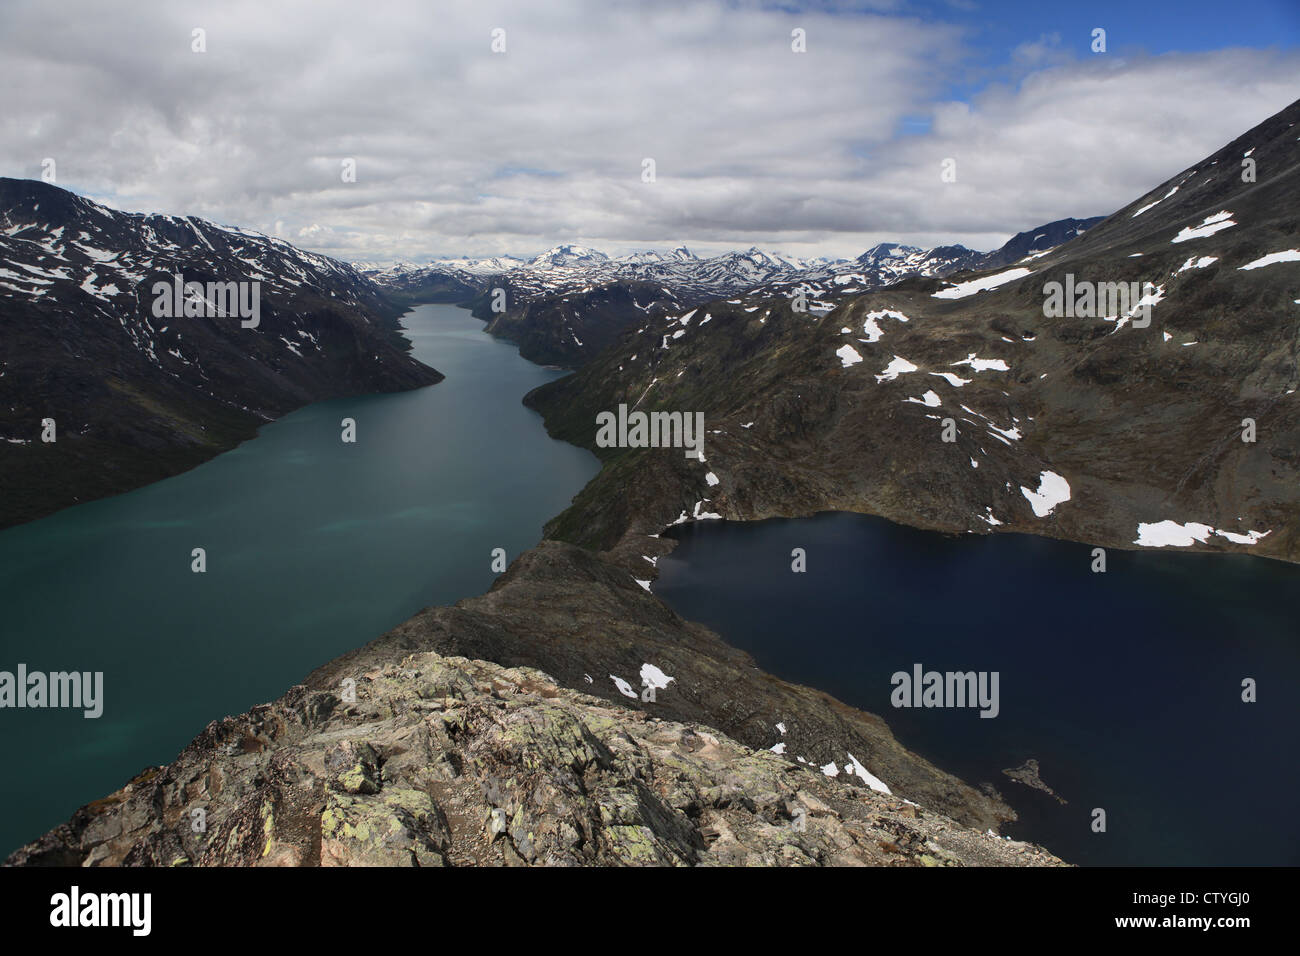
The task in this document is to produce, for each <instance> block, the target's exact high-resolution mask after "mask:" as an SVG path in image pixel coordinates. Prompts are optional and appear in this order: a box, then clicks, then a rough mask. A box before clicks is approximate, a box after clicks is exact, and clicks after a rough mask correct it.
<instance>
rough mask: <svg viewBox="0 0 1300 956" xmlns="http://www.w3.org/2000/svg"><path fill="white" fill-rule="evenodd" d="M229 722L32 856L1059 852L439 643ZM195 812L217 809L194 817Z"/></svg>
mask: <svg viewBox="0 0 1300 956" xmlns="http://www.w3.org/2000/svg"><path fill="white" fill-rule="evenodd" d="M355 690H356V702H355V703H346V702H344V701H343V700H342V699H341V698H340V696H339V695H337V694H335V693H333V692H330V691H322V690H311V689H309V688H307V687H305V686H298V687H295V688H293V689H292V690H291V691H290V692H289V693H288V694H286V695H285V696H284V697H283V698H281V699H280V700H278V701H276V702H274V703H272V704H268V705H265V706H262V707H257V708H255V709H253V710H252V711H250V712H249V713H247V714H243V715H241V716H239V717H234V718H227V719H225V720H222V721H220V722H214V723H212V724H210V725H209V726H208V728H207V729H206V730H205V731H204V733H203V734H202V735H201V736H200V737H199V738H198V739H196V740H195V741H194V742H193V743H192V744H191V745H190V746H189V747H188V748H187V749H186V750H185V752H184V753H182V754H181V756H180V758H179V759H178V760H177V761H176V762H175V763H173V764H171V765H170V766H168V767H163V768H158V769H155V770H151V771H148V772H146V773H144V774H142V775H140V776H139V777H137V778H136V779H135V780H133V781H131V782H130V783H129V784H127V785H126V786H125V787H123V788H122V789H121V790H119V791H117V792H116V793H114V794H112V795H110V796H108V797H106V798H105V799H103V800H100V801H98V802H96V803H93V804H90V805H89V806H86V807H84V808H82V809H81V810H79V811H78V812H77V813H76V815H75V816H74V817H73V819H72V820H71V821H69V822H68V823H66V824H64V825H62V826H60V827H59V828H57V829H56V830H54V831H52V832H51V833H49V834H47V835H46V836H45V837H43V838H42V839H41V840H39V841H38V842H37V843H34V844H32V845H30V846H27V847H24V848H23V849H21V850H19V851H18V852H17V853H15V854H14V855H13V856H12V857H10V859H9V861H8V862H9V863H10V864H17V865H24V864H27V865H32V864H35V865H39V864H52V865H78V864H82V865H115V864H126V865H133V864H134V865H156V866H184V865H210V866H225V865H240V866H247V865H309V866H310V865H318V864H319V865H323V866H337V865H353V866H355V865H363V866H364V865H379V866H462V865H484V864H487V865H493V864H498V865H499V864H504V865H526V864H549V865H578V864H587V865H591V864H596V865H600V864H613V865H637V864H657V865H696V864H705V865H713V864H723V865H727V864H741V865H748V864H764V865H773V864H819V863H820V864H875V865H925V866H953V865H990V864H997V865H1053V864H1058V863H1059V862H1060V861H1058V860H1057V859H1056V858H1055V857H1053V856H1051V855H1050V854H1048V853H1046V852H1045V851H1043V850H1041V849H1038V848H1036V847H1034V846H1031V845H1029V844H1024V843H1018V842H1014V841H1009V840H1006V839H1003V838H999V837H996V836H993V835H992V834H988V833H981V832H979V831H977V830H974V829H971V828H968V827H965V826H962V825H960V824H958V823H956V822H954V821H953V820H951V819H950V818H948V817H945V816H943V815H942V814H939V813H936V812H933V811H931V810H928V809H925V808H923V807H919V806H916V805H915V804H913V803H911V802H909V801H907V800H905V799H903V798H901V797H897V796H892V795H886V794H884V793H879V792H877V791H875V790H871V789H866V788H863V787H857V786H852V785H850V784H849V783H847V782H842V781H840V780H838V779H832V778H830V777H827V776H825V775H824V774H823V773H822V772H821V771H820V770H818V769H816V768H812V767H805V766H800V765H798V764H794V763H791V762H789V761H788V760H786V759H784V758H782V757H780V756H777V755H776V754H773V753H770V752H765V751H755V750H752V749H750V748H748V747H745V746H743V745H742V744H740V743H737V742H736V741H735V740H733V739H731V738H729V737H727V736H725V735H724V734H720V733H715V732H712V731H709V730H707V729H705V728H703V727H700V726H698V725H693V724H689V723H682V722H678V721H672V720H660V719H656V718H653V717H650V716H648V715H646V714H645V713H641V712H637V711H632V710H628V709H625V708H622V707H619V706H615V705H612V704H610V703H609V702H607V701H605V700H601V699H599V698H596V697H592V696H589V695H587V694H583V693H580V692H577V691H574V690H569V689H566V688H563V687H561V686H560V685H558V684H557V683H556V682H555V681H554V680H553V679H552V678H551V677H549V676H547V675H546V674H545V673H543V672H541V671H537V670H533V669H529V668H505V667H501V666H499V665H496V664H490V663H485V662H482V661H473V660H468V659H465V658H448V657H443V656H441V655H439V654H437V653H434V652H423V653H416V654H412V655H410V656H407V657H405V658H403V659H402V660H400V661H397V662H395V663H391V664H388V665H385V666H382V667H376V668H374V669H372V670H369V671H367V672H365V673H364V674H361V675H360V677H359V680H358V681H357V684H356V688H355ZM196 811H202V814H203V815H205V820H204V824H205V825H204V827H203V828H202V831H203V832H196V826H195V820H196V818H197V816H198V814H196Z"/></svg>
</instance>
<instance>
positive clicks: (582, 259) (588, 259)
mask: <svg viewBox="0 0 1300 956" xmlns="http://www.w3.org/2000/svg"><path fill="white" fill-rule="evenodd" d="M608 261H609V256H607V255H605V253H603V252H600V251H598V250H596V249H588V248H587V247H586V246H579V245H574V244H572V243H565V244H564V245H560V246H555V247H553V248H551V249H548V250H546V252H543V253H542V254H541V255H540V256H537V257H536V258H534V259H531V260H530V261H529V263H528V264H529V265H530V266H551V267H554V268H569V267H572V266H576V265H584V266H586V265H593V264H595V263H598V262H608Z"/></svg>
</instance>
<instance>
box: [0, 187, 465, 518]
mask: <svg viewBox="0 0 1300 956" xmlns="http://www.w3.org/2000/svg"><path fill="white" fill-rule="evenodd" d="M175 273H180V274H182V275H183V276H184V279H185V280H186V281H194V282H202V283H205V284H206V283H208V282H232V281H235V282H238V281H247V282H259V283H260V291H259V297H260V298H259V308H260V317H259V323H258V325H257V326H256V327H249V328H244V327H243V326H242V325H241V319H240V318H239V317H237V316H215V317H189V318H186V317H181V318H175V319H169V318H159V317H155V315H154V313H153V304H154V295H153V291H152V290H153V285H154V283H155V282H158V281H162V282H167V283H169V284H170V283H171V282H172V281H173V274H175ZM401 312H402V310H401V309H400V308H397V307H395V306H394V305H393V304H392V303H389V302H387V301H386V300H385V299H384V298H383V296H382V294H381V293H380V291H379V289H378V288H377V287H376V286H375V285H374V284H373V283H372V282H370V280H368V279H366V278H364V277H362V276H361V275H360V274H359V273H357V272H356V270H354V269H353V268H352V267H351V266H349V265H346V264H344V263H341V262H337V261H335V260H332V259H328V258H326V257H324V256H318V255H315V254H313V253H308V252H303V251H302V250H299V249H296V248H294V247H293V246H291V245H290V244H288V243H287V242H284V241H282V240H279V239H273V238H269V237H266V236H262V235H258V234H255V233H246V232H242V231H239V230H235V229H229V228H222V227H219V226H215V225H213V224H212V223H209V222H206V221H204V220H202V219H196V218H194V217H188V218H177V217H172V216H159V215H152V216H143V215H137V214H128V213H121V212H117V211H115V210H112V209H108V208H107V207H104V206H100V205H98V204H96V203H93V202H90V201H89V200H86V199H83V198H81V197H79V196H76V195H74V194H73V193H70V192H67V191H66V190H63V189H59V188H57V187H55V186H51V185H48V184H46V183H42V182H35V181H30V180H16V179H3V178H0V343H3V350H2V351H0V472H3V474H4V476H5V492H6V493H5V496H4V501H3V504H0V527H6V526H9V525H13V524H18V523H21V522H24V521H30V520H32V519H35V518H39V517H41V516H43V515H46V514H49V513H50V512H53V511H56V510H58V509H59V508H63V507H67V506H68V505H72V504H76V503H77V502H84V501H89V500H92V499H94V498H101V497H104V496H106V495H111V494H117V493H120V492H123V491H128V490H130V489H132V488H136V487H139V486H141V485H145V484H148V483H150V482H153V481H157V480H159V479H162V478H166V477H168V476H169V475H173V474H176V473H178V472H181V471H184V470H186V469H188V468H192V467H193V466H195V465H197V464H199V463H201V462H203V461H206V460H207V459H209V458H212V457H213V456H215V455H217V454H219V453H220V452H222V451H226V450H228V449H230V448H232V447H234V446H235V445H237V444H239V443H240V442H241V441H244V440H246V439H249V438H252V437H253V435H254V434H255V432H256V429H257V427H258V426H259V425H261V424H264V423H265V422H267V421H270V420H272V419H274V418H276V417H278V416H280V415H283V414H285V413H286V412H289V411H292V410H294V409H296V408H300V407H301V406H303V405H306V404H309V403H311V402H315V401H319V400H321V399H325V398H334V397H341V396H345V395H360V394H366V393H374V392H387V391H400V390H404V389H409V388H417V387H420V386H423V385H429V384H432V383H434V382H437V381H440V380H441V379H442V376H441V375H440V374H439V373H438V372H436V371H434V370H433V369H430V368H428V367H426V366H424V365H422V364H421V363H419V362H417V361H415V360H414V359H412V358H411V357H410V356H409V355H408V354H407V353H408V352H409V349H410V345H409V343H407V342H406V340H405V339H404V338H403V337H402V336H401V334H400V331H399V323H398V321H397V317H398V315H400V314H401ZM47 418H52V419H54V421H55V423H56V429H57V430H56V437H57V440H56V441H55V442H52V443H47V442H44V441H42V440H41V434H42V425H41V422H42V420H43V419H47Z"/></svg>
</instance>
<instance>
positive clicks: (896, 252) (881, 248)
mask: <svg viewBox="0 0 1300 956" xmlns="http://www.w3.org/2000/svg"><path fill="white" fill-rule="evenodd" d="M921 251H923V250H921V249H918V248H917V247H916V246H905V245H902V244H901V243H897V242H882V243H879V244H877V245H874V246H872V247H871V248H870V249H868V250H867V251H866V252H864V253H863V254H862V255H860V256H858V260H857V261H858V262H860V263H862V264H863V265H868V264H870V265H875V264H877V263H880V262H883V261H885V260H886V259H906V258H909V257H911V256H914V255H916V254H917V253H918V252H921Z"/></svg>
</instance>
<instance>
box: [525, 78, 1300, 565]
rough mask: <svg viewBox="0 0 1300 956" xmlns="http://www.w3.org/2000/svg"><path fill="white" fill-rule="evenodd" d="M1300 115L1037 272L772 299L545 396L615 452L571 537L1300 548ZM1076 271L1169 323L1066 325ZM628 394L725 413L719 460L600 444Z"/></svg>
mask: <svg viewBox="0 0 1300 956" xmlns="http://www.w3.org/2000/svg"><path fill="white" fill-rule="evenodd" d="M1298 120H1300V104H1293V105H1292V106H1290V107H1288V108H1287V109H1286V110H1284V111H1282V112H1281V113H1279V114H1278V115H1276V116H1274V117H1272V118H1271V119H1269V120H1267V121H1266V122H1264V123H1262V124H1260V125H1259V126H1258V127H1256V128H1255V129H1253V130H1251V131H1250V132H1249V133H1246V134H1245V135H1243V136H1242V137H1240V138H1238V139H1237V140H1235V141H1234V142H1233V143H1231V144H1229V145H1228V146H1225V147H1224V148H1223V149H1221V150H1219V151H1218V152H1217V153H1215V154H1214V155H1213V156H1210V157H1207V158H1206V159H1205V160H1204V161H1202V162H1200V163H1197V164H1196V165H1195V166H1193V167H1191V168H1190V169H1188V170H1185V171H1184V172H1183V173H1180V174H1179V175H1178V176H1175V177H1174V178H1173V179H1171V180H1169V181H1168V182H1167V183H1164V184H1161V185H1160V186H1159V187H1157V188H1156V189H1154V190H1152V191H1151V193H1150V194H1148V195H1146V196H1143V197H1141V198H1139V199H1136V200H1134V202H1133V203H1131V204H1130V205H1129V206H1127V207H1125V208H1124V209H1122V210H1120V211H1118V212H1117V213H1115V214H1114V215H1112V216H1110V217H1109V218H1107V219H1106V220H1105V221H1104V222H1102V223H1101V224H1099V225H1097V226H1094V227H1093V228H1091V229H1089V230H1088V231H1086V232H1085V233H1084V234H1083V235H1080V236H1077V237H1075V238H1073V239H1071V240H1070V241H1068V242H1066V243H1064V244H1063V245H1061V246H1059V247H1057V248H1055V249H1053V250H1052V251H1050V252H1048V253H1046V254H1042V255H1036V256H1035V258H1033V259H1031V260H1029V261H1027V262H1020V263H1019V264H1017V265H1016V266H1014V267H1013V268H1012V269H1005V268H1003V269H999V270H998V271H997V272H995V273H993V274H991V275H989V274H984V275H979V274H972V273H960V274H955V275H952V276H950V277H949V280H950V281H941V280H938V279H923V278H912V279H907V280H904V281H902V282H900V283H897V284H895V285H893V286H890V287H889V288H887V289H883V290H878V291H874V292H870V293H868V294H866V295H856V296H851V297H848V298H846V299H845V300H844V301H843V302H842V303H841V304H839V305H838V306H837V307H835V308H834V309H833V311H830V312H829V313H828V314H825V315H821V316H818V315H816V314H808V313H797V312H795V311H793V310H792V309H791V307H790V303H789V302H788V301H787V299H786V298H785V297H784V296H759V295H755V296H753V297H747V298H746V299H745V300H743V301H741V302H738V303H729V302H711V303H709V304H707V305H706V306H702V307H701V308H699V309H698V310H697V312H696V313H688V314H686V315H684V316H681V317H668V318H665V319H663V320H660V321H658V322H653V323H650V324H649V325H648V326H647V327H646V328H645V329H644V331H642V332H639V333H635V334H632V335H629V336H628V337H627V338H626V339H625V340H623V341H622V342H620V343H619V344H618V345H617V346H616V347H614V348H611V349H610V350H609V351H608V352H607V353H605V354H603V355H602V356H600V357H599V358H598V359H597V360H596V361H594V362H593V363H592V364H591V365H589V366H587V367H586V368H584V369H583V370H582V371H580V372H579V373H577V374H576V375H574V376H571V377H569V378H567V379H563V380H560V381H557V382H555V383H551V384H548V385H546V386H544V387H542V388H540V389H538V390H536V391H535V392H533V393H531V394H530V396H529V397H528V399H527V401H528V402H529V404H531V405H533V406H534V407H536V408H538V409H540V410H541V411H542V412H543V413H544V414H545V415H546V417H547V423H548V428H550V429H551V431H552V433H553V434H555V435H557V436H559V437H563V438H566V439H568V440H570V441H574V442H576V443H579V444H582V445H584V446H586V447H589V448H592V449H593V450H594V451H596V453H597V454H599V455H601V456H602V457H604V458H605V459H606V462H607V464H606V467H605V468H604V470H603V471H602V472H601V474H600V475H598V476H597V478H596V479H594V480H593V481H592V483H591V484H590V485H588V487H587V488H586V489H584V491H583V492H582V493H581V494H580V495H579V497H578V498H577V499H576V500H575V504H574V506H573V507H572V508H571V509H570V510H569V511H568V512H566V513H565V514H563V515H561V516H560V517H559V518H557V519H556V521H555V522H553V523H552V524H551V525H550V526H549V528H548V532H549V533H550V534H551V535H552V536H555V537H560V538H563V539H566V540H572V541H577V542H580V543H584V544H588V545H591V546H596V547H601V548H609V547H613V546H615V545H617V544H618V542H619V541H620V540H621V539H623V537H624V535H625V534H628V533H629V532H640V533H650V532H658V531H659V530H660V529H662V528H663V527H664V526H666V525H668V524H670V523H672V522H674V521H675V520H678V519H679V518H683V519H689V518H690V516H692V515H698V514H701V513H710V514H721V515H722V516H724V517H733V518H763V517H768V516H773V515H796V514H808V513H812V512H816V511H822V510H830V509H838V510H850V511H861V512H867V513H872V514H880V515H884V516H886V517H889V518H892V519H894V520H898V521H901V522H904V523H908V524H912V525H916V526H919V527H923V528H932V529H938V530H944V531H954V532H976V533H985V532H989V531H992V530H998V531H1008V530H1009V531H1024V532H1031V533H1035V534H1043V535H1048V536H1053V537H1062V538H1069V539H1074V540H1080V541H1086V542H1092V543H1097V544H1102V545H1106V546H1114V547H1124V548H1131V547H1155V546H1164V547H1189V548H1194V549H1197V550H1211V549H1212V550H1240V551H1249V552H1251V553H1255V554H1261V555H1268V556H1272V557H1278V558H1284V559H1287V560H1296V559H1297V558H1300V451H1297V449H1300V414H1298V412H1300V410H1298V408H1297V400H1296V394H1295V389H1296V387H1297V384H1298V380H1300V375H1298V373H1297V349H1298V347H1300V343H1298V340H1300V306H1298V304H1297V300H1298V299H1300V262H1297V261H1296V260H1297V259H1300V251H1295V252H1291V251H1288V250H1300V235H1297V230H1298V229H1300V225H1298V224H1297V220H1296V217H1295V214H1294V210H1295V209H1297V208H1300V153H1298V152H1297V151H1298V150H1300V146H1298V145H1297V142H1296V140H1297V129H1296V128H1294V127H1295V124H1296V123H1297V121H1298ZM1243 158H1253V159H1255V161H1256V163H1257V178H1258V181H1257V182H1248V181H1243V175H1242V173H1243V169H1242V165H1241V162H1242V159H1243ZM1174 187H1178V188H1177V190H1176V191H1175V189H1174ZM1031 240H1032V237H1031ZM1067 274H1068V275H1069V276H1071V277H1073V278H1072V279H1070V280H1068V281H1075V280H1078V281H1080V282H1082V281H1088V282H1094V283H1103V282H1105V283H1108V282H1121V281H1122V282H1137V283H1142V282H1147V283H1150V284H1151V288H1152V289H1153V290H1155V291H1154V292H1153V294H1152V296H1151V297H1150V299H1149V300H1148V301H1150V302H1154V303H1155V304H1154V305H1153V306H1152V307H1151V310H1150V320H1151V321H1150V325H1149V327H1145V328H1143V327H1135V325H1136V324H1137V321H1136V320H1140V319H1141V315H1140V314H1138V315H1135V316H1132V317H1130V316H1127V315H1120V314H1118V313H1112V314H1111V315H1110V316H1106V315H1105V314H1098V315H1097V316H1096V317H1064V316H1049V315H1047V314H1045V313H1047V312H1048V311H1049V310H1048V309H1047V308H1046V302H1047V292H1046V289H1045V287H1046V286H1047V283H1049V282H1060V283H1065V282H1066V281H1067V278H1066V277H1067ZM981 288H983V289H985V291H979V290H980V289H981ZM679 333H680V334H679ZM620 403H626V404H627V405H628V406H630V407H631V406H637V407H639V408H641V409H643V410H646V411H649V410H652V409H662V410H682V411H701V412H704V414H705V421H706V428H707V429H708V443H707V448H706V454H707V464H701V463H699V462H693V461H687V460H685V459H684V458H683V456H682V454H681V452H680V451H672V450H660V449H634V450H622V449H600V448H596V447H595V443H594V437H595V416H596V414H597V413H598V412H600V411H605V410H612V409H616V408H617V407H618V405H619V404H620ZM1248 418H1249V419H1252V420H1253V421H1254V422H1255V423H1256V426H1257V441H1255V442H1246V441H1243V440H1242V436H1243V431H1244V427H1243V420H1245V419H1248ZM945 419H949V420H951V423H952V425H953V426H955V429H956V434H955V436H953V437H955V440H954V441H952V442H946V441H944V440H943V433H944V430H945V429H944V424H945ZM706 474H711V475H712V476H713V480H714V481H716V482H717V483H716V484H713V483H712V482H711V481H708V480H706ZM1067 496H1068V497H1067Z"/></svg>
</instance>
